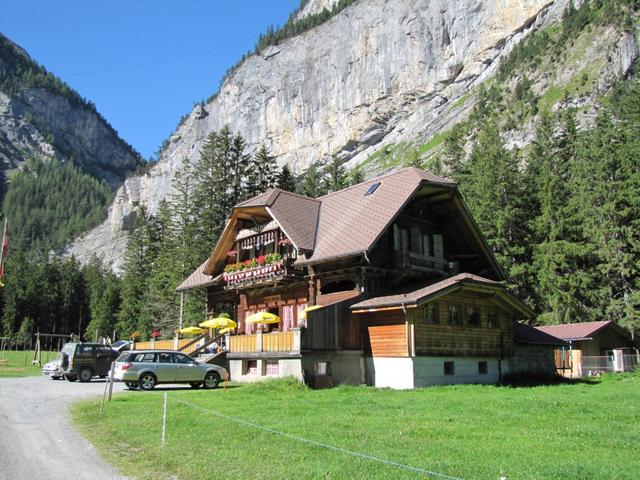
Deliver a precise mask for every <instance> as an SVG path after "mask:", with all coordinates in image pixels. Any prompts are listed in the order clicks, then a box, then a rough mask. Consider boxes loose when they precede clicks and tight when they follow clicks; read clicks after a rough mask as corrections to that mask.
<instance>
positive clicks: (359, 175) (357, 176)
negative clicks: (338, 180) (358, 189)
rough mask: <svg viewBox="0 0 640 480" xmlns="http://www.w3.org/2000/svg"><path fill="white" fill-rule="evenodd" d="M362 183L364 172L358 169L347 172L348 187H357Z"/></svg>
mask: <svg viewBox="0 0 640 480" xmlns="http://www.w3.org/2000/svg"><path fill="white" fill-rule="evenodd" d="M362 182H364V172H363V171H362V170H361V169H359V168H354V169H353V170H351V172H349V178H348V183H349V185H357V184H359V183H362Z"/></svg>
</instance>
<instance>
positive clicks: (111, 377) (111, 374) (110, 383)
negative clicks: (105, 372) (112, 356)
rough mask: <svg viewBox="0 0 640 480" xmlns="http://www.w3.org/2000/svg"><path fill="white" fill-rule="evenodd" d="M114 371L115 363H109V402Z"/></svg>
mask: <svg viewBox="0 0 640 480" xmlns="http://www.w3.org/2000/svg"><path fill="white" fill-rule="evenodd" d="M115 370H116V362H111V372H110V373H109V401H111V392H112V391H113V375H114V373H115Z"/></svg>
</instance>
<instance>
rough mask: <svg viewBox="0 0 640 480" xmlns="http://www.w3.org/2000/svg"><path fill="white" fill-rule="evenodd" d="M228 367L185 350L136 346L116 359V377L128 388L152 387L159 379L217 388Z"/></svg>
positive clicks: (161, 381) (227, 375)
mask: <svg viewBox="0 0 640 480" xmlns="http://www.w3.org/2000/svg"><path fill="white" fill-rule="evenodd" d="M228 378H229V374H228V373H227V370H226V369H224V368H222V367H220V366H218V365H209V364H207V363H197V362H196V361H195V360H194V359H193V358H191V357H190V356H188V355H185V354H184V353H180V352H175V351H170V350H133V351H130V352H125V353H123V354H122V355H120V356H119V357H118V359H117V360H116V365H115V371H114V374H113V379H114V380H115V381H120V382H124V383H125V384H126V385H127V387H129V388H141V389H142V390H152V389H153V388H154V387H155V386H156V385H158V384H159V383H188V384H189V385H191V386H192V387H193V388H198V387H200V386H203V385H204V387H205V388H216V387H217V386H218V385H219V384H220V381H222V380H227V379H228Z"/></svg>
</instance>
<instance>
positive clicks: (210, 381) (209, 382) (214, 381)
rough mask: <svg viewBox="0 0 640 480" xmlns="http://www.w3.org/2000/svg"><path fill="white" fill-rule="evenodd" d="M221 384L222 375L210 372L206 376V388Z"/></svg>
mask: <svg viewBox="0 0 640 480" xmlns="http://www.w3.org/2000/svg"><path fill="white" fill-rule="evenodd" d="M219 384H220V375H218V374H217V373H216V372H209V373H207V374H206V375H205V376H204V388H216V387H217V386H218V385H219Z"/></svg>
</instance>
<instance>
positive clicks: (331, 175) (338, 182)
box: [322, 156, 348, 192]
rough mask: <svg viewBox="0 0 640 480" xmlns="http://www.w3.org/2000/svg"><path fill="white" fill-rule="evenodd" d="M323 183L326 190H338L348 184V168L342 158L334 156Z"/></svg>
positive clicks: (326, 170)
mask: <svg viewBox="0 0 640 480" xmlns="http://www.w3.org/2000/svg"><path fill="white" fill-rule="evenodd" d="M322 183H323V185H324V191H326V192H337V191H338V190H342V189H343V188H345V187H346V186H347V185H348V179H347V173H346V170H345V168H344V165H343V162H342V160H340V159H339V158H338V157H335V156H334V157H333V158H332V159H331V162H329V165H327V168H326V169H325V172H324V175H323V177H322Z"/></svg>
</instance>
